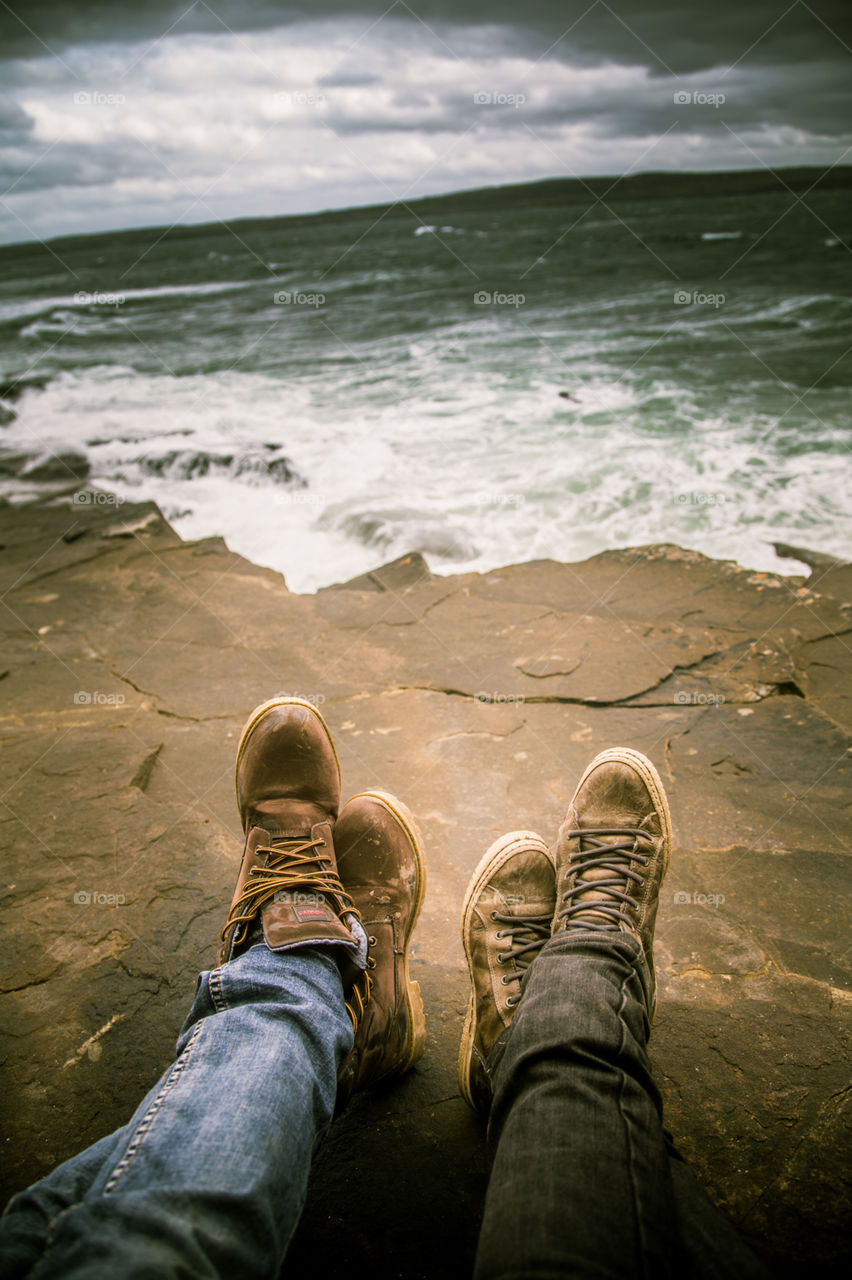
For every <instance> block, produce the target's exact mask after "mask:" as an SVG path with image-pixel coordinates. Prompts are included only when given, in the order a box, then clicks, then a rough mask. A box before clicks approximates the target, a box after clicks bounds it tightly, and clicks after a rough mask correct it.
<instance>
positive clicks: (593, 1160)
mask: <svg viewBox="0 0 852 1280" xmlns="http://www.w3.org/2000/svg"><path fill="white" fill-rule="evenodd" d="M637 954H638V947H637V945H636V944H635V943H633V942H632V940H628V939H624V941H622V940H621V939H619V941H618V942H617V943H615V944H612V943H609V942H608V941H607V940H606V939H603V938H596V937H594V935H592V936H591V937H583V936H580V935H577V936H576V937H573V938H572V937H570V936H565V935H562V936H557V937H556V938H554V939H553V940H552V941H551V942H549V943H548V944H547V945H546V947H545V948H544V949H543V950H542V952H541V954H540V956H539V957H538V959H537V960H536V961H535V963H534V964H533V966H532V968H531V969H530V973H529V978H528V980H527V983H526V989H525V991H524V996H523V999H522V1000H521V1002H520V1006H519V1008H518V1012H517V1015H516V1017H515V1019H514V1022H513V1024H512V1027H511V1030H510V1031H509V1032H508V1033H506V1036H505V1039H504V1040H503V1041H502V1042H501V1041H499V1040H498V1042H497V1044H496V1045H495V1047H494V1050H493V1052H492V1054H491V1055H490V1057H489V1060H488V1072H489V1075H490V1077H491V1079H492V1081H493V1089H494V1097H493V1102H492V1107H491V1116H490V1121H489V1129H488V1143H489V1149H490V1151H491V1153H492V1159H493V1164H492V1173H491V1180H490V1182H489V1187H488V1195H487V1198H486V1205H485V1217H484V1221H483V1225H482V1233H481V1235H480V1241H479V1252H478V1255H477V1268H476V1274H477V1275H478V1276H483V1277H484V1276H501V1277H502V1276H505V1277H509V1276H517V1277H521V1276H526V1277H530V1276H535V1277H536V1278H537V1280H538V1278H539V1277H541V1278H543V1277H554V1278H555V1277H557V1276H559V1277H562V1276H566V1275H570V1276H573V1277H578V1278H583V1277H593V1276H594V1277H603V1276H606V1277H613V1280H615V1278H616V1277H618V1280H628V1277H633V1276H645V1275H661V1276H665V1275H670V1274H673V1271H672V1268H671V1266H670V1259H671V1258H672V1256H673V1253H674V1243H675V1237H676V1228H675V1218H674V1205H673V1200H672V1183H671V1178H670V1175H669V1157H668V1154H667V1151H666V1144H665V1140H664V1137H663V1131H662V1124H661V1118H660V1115H661V1110H660V1099H659V1095H658V1093H657V1090H656V1087H655V1086H654V1083H653V1080H652V1078H651V1073H650V1067H649V1064H648V1059H647V1056H646V1053H645V1043H646V1039H647V1031H648V1017H647V1012H646V1001H645V992H644V988H643V985H642V981H641V977H640V975H639V973H638V972H637V968H636V963H635V962H636V959H637ZM545 1135H547V1138H546V1140H545Z"/></svg>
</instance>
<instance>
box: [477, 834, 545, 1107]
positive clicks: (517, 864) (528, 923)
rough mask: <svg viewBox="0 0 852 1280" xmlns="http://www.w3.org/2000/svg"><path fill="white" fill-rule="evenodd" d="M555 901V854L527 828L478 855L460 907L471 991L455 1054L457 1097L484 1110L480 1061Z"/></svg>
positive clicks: (501, 1026)
mask: <svg viewBox="0 0 852 1280" xmlns="http://www.w3.org/2000/svg"><path fill="white" fill-rule="evenodd" d="M555 902H556V871H555V867H554V860H553V854H552V853H551V852H550V850H549V849H548V847H547V845H546V844H545V842H544V841H543V840H542V838H541V836H538V835H536V834H535V832H533V831H512V832H510V833H509V835H506V836H501V837H500V839H499V840H497V841H495V843H494V844H493V845H492V846H491V848H490V849H489V850H488V852H487V853H486V854H485V856H484V857H483V858H482V860H481V862H480V863H479V865H478V867H477V868H476V870H475V871H474V873H473V877H472V879H471V881H470V884H469V886H468V890H467V894H466V896H465V900H464V906H463V908H462V942H463V943H464V953H465V956H466V958H467V965H468V970H469V972H470V982H471V994H470V1002H469V1004H468V1010H467V1018H466V1020H465V1025H464V1031H463V1033H462V1040H461V1047H460V1049H459V1063H458V1078H459V1088H460V1089H461V1094H462V1097H463V1098H464V1099H465V1101H466V1102H468V1103H470V1105H471V1106H472V1107H473V1108H474V1109H475V1110H477V1111H487V1109H488V1107H489V1105H490V1102H491V1086H490V1084H489V1082H488V1077H487V1075H486V1073H485V1061H486V1059H487V1057H488V1054H489V1053H490V1052H491V1049H492V1047H493V1045H494V1042H495V1040H496V1039H497V1037H498V1036H499V1035H500V1033H501V1032H502V1031H504V1030H505V1028H506V1027H508V1026H509V1023H510V1022H511V1021H512V1018H513V1017H514V1013H515V1006H516V1005H517V1003H518V1001H519V1000H520V998H521V991H520V987H521V979H522V978H523V976H524V974H525V973H526V971H527V969H528V968H529V966H530V964H531V963H532V961H533V960H534V959H535V957H536V956H537V955H538V953H539V952H540V951H541V948H542V947H543V946H544V943H545V942H546V941H547V939H548V938H549V937H550V930H551V924H552V921H553V911H554V906H555Z"/></svg>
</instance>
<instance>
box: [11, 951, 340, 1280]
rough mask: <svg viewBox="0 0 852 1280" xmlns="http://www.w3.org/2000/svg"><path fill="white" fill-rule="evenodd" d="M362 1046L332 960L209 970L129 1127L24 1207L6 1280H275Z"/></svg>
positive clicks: (44, 1184)
mask: <svg viewBox="0 0 852 1280" xmlns="http://www.w3.org/2000/svg"><path fill="white" fill-rule="evenodd" d="M351 1047H352V1024H351V1022H350V1019H349V1015H348V1014H347V1012H346V1007H345V1005H344V1001H343V985H342V982H341V978H340V973H339V970H338V968H337V965H336V964H335V962H334V960H332V959H331V958H330V957H329V956H327V955H325V954H324V953H323V952H322V951H320V950H316V949H309V950H308V949H306V950H304V951H298V952H290V953H289V954H283V955H278V954H275V953H274V952H271V951H269V950H268V948H267V947H266V946H264V945H263V944H260V945H258V946H255V947H252V948H251V949H250V950H248V951H247V952H245V953H244V954H243V955H242V956H240V957H239V958H238V959H237V960H233V961H231V962H230V963H229V964H227V965H224V966H223V967H222V968H219V969H213V970H212V971H210V972H208V973H202V974H201V976H200V977H199V979H198V986H197V988H196V992H195V999H194V1001H193V1005H192V1009H191V1010H190V1014H189V1017H188V1018H187V1020H186V1022H185V1023H184V1026H183V1028H182V1030H181V1033H180V1037H179V1039H178V1044H177V1053H178V1056H177V1058H176V1060H175V1062H174V1064H173V1065H172V1066H171V1068H170V1069H169V1070H168V1071H167V1072H166V1074H165V1075H164V1076H163V1078H162V1079H161V1080H160V1081H159V1083H158V1084H156V1085H155V1086H154V1088H153V1089H152V1090H151V1092H150V1093H149V1094H148V1096H147V1097H146V1098H145V1100H144V1101H143V1102H142V1104H141V1106H140V1107H139V1108H138V1110H137V1111H136V1113H135V1115H134V1116H133V1117H132V1119H131V1120H130V1122H129V1123H128V1124H127V1125H125V1126H124V1128H122V1129H119V1130H118V1131H117V1132H116V1133H113V1134H110V1135H109V1136H108V1137H106V1138H102V1139H101V1141H100V1142H97V1143H95V1145H94V1146H92V1147H90V1148H89V1149H88V1150H87V1151H83V1152H81V1154H80V1155H78V1156H75V1157H73V1158H72V1159H71V1160H68V1161H66V1162H65V1164H62V1165H60V1166H59V1167H58V1168H57V1169H55V1170H53V1172H52V1173H50V1174H49V1175H48V1176H47V1177H46V1178H44V1179H43V1180H42V1181H41V1182H38V1183H36V1184H35V1185H34V1186H32V1187H30V1188H29V1189H28V1190H26V1191H23V1192H22V1193H21V1194H20V1195H18V1196H15V1197H14V1199H13V1200H12V1201H11V1202H10V1204H9V1206H8V1208H7V1210H6V1213H5V1214H4V1216H3V1217H2V1219H0V1272H2V1274H3V1276H4V1280H13V1278H17V1277H19V1276H32V1277H33V1278H35V1277H50V1278H51V1280H54V1278H55V1277H58V1276H61V1277H62V1278H63V1280H81V1278H82V1277H85V1280H116V1277H117V1276H121V1277H124V1280H131V1277H142V1276H145V1277H151V1278H152V1280H153V1278H154V1277H156V1280H172V1278H174V1280H177V1277H181V1278H187V1280H188V1278H189V1277H192V1278H193V1280H198V1278H201V1277H205V1278H206V1277H211V1278H213V1277H220V1276H228V1277H234V1280H236V1278H237V1277H241V1276H245V1277H251V1280H258V1277H262V1276H275V1275H276V1274H277V1272H278V1269H279V1267H280V1265H281V1262H282V1260H283V1258H284V1254H285V1252H286V1250H287V1246H288V1244H289V1242H290V1237H291V1236H292V1234H293V1231H294V1230H295V1227H296V1224H297V1222H298V1220H299V1216H300V1214H301V1212H302V1207H303V1205H304V1201H305V1194H306V1189H307V1183H308V1173H309V1171H310V1166H311V1160H312V1158H313V1154H314V1150H315V1148H316V1147H317V1145H318V1143H319V1141H320V1140H321V1138H322V1136H323V1134H324V1133H325V1131H326V1129H327V1128H328V1126H329V1124H330V1123H331V1118H332V1114H333V1112H334V1102H335V1096H336V1091H337V1067H338V1064H339V1062H340V1061H341V1059H342V1058H343V1057H344V1056H345V1055H346V1054H347V1053H348V1052H349V1050H350V1049H351Z"/></svg>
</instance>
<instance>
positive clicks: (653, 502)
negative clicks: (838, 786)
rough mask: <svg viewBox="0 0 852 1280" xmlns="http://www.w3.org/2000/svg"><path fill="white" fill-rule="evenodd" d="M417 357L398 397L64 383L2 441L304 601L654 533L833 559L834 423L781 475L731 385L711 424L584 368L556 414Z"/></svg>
mask: <svg viewBox="0 0 852 1280" xmlns="http://www.w3.org/2000/svg"><path fill="white" fill-rule="evenodd" d="M410 345H411V348H412V352H413V354H412V355H411V357H410V359H411V360H413V361H414V363H415V365H416V367H417V369H416V371H417V374H418V378H417V382H416V386H414V387H413V388H412V389H410V393H409V394H406V392H405V390H404V389H402V388H400V387H399V386H396V385H394V384H392V383H391V384H390V385H389V387H388V388H387V389H386V390H385V391H382V390H381V388H378V389H377V387H376V386H375V385H371V384H370V382H369V380H365V379H364V378H363V372H362V371H361V370H360V369H359V370H358V372H357V375H356V374H353V375H352V380H351V381H350V382H349V383H348V384H344V383H342V382H341V383H339V384H336V385H335V386H333V387H330V386H329V384H328V380H327V379H326V378H325V377H324V376H323V377H319V376H317V377H315V378H313V379H306V380H303V381H302V382H301V383H293V382H287V383H285V382H282V381H279V380H278V379H275V378H271V377H267V376H265V375H262V374H259V373H239V372H220V373H216V374H210V375H200V374H199V375H195V376H188V377H181V378H173V377H170V376H166V375H162V376H146V375H140V374H137V373H134V372H133V371H131V370H128V369H117V368H114V367H111V368H95V369H90V370H87V371H85V372H82V371H81V372H77V373H73V374H63V375H61V376H60V377H58V378H57V379H55V380H54V381H53V382H52V383H51V384H49V385H48V387H47V388H46V389H45V390H44V391H43V392H41V393H39V394H33V395H30V396H27V397H25V398H24V399H23V400H22V401H21V402H20V404H19V410H20V412H19V416H18V418H17V419H16V420H15V421H14V422H13V423H12V424H10V426H9V427H8V428H6V430H5V431H4V440H5V442H6V443H7V444H9V445H10V446H12V447H20V448H27V449H32V450H33V451H35V450H50V449H51V448H52V447H55V446H56V445H57V444H58V443H59V442H61V444H62V445H63V447H65V448H67V447H69V446H74V445H76V446H77V447H79V448H81V449H83V450H85V452H86V453H87V454H88V456H89V459H90V461H91V465H92V473H93V480H94V481H95V482H96V483H99V484H101V485H102V486H103V487H105V488H109V489H112V490H114V491H116V492H118V493H119V494H120V495H121V496H123V497H125V498H128V499H136V500H138V499H141V498H151V499H154V500H155V501H157V502H158V503H160V505H161V506H162V508H163V510H164V511H165V513H166V515H167V516H169V517H170V518H172V519H173V520H174V523H175V526H176V528H177V529H178V530H179V532H180V533H181V534H182V535H183V536H185V537H200V536H206V535H210V534H223V535H224V536H225V537H226V539H227V541H228V543H229V545H230V546H231V547H232V548H233V549H234V550H235V551H238V552H241V553H242V554H244V555H246V556H248V557H249V558H250V559H252V560H254V561H256V562H259V563H262V564H266V565H269V566H271V567H273V568H276V569H280V570H281V571H282V572H283V573H284V575H285V577H286V579H287V581H288V583H289V585H290V586H291V588H292V589H294V590H302V591H304V590H312V589H314V588H316V587H318V586H321V585H325V584H327V583H329V582H332V581H342V580H345V579H346V578H348V577H351V576H354V575H355V574H357V573H362V572H364V571H366V570H367V569H370V568H372V567H375V566H376V565H377V564H379V563H381V562H382V561H386V560H390V559H392V558H394V557H395V556H397V555H401V554H403V553H405V552H407V551H411V550H423V551H424V552H425V554H426V555H427V558H428V559H429V560H430V563H431V564H432V567H433V568H434V569H435V571H437V572H439V573H440V572H456V571H461V570H468V569H475V570H485V569H489V568H494V567H496V566H498V565H501V564H507V563H512V562H518V561H522V560H528V559H536V558H540V557H553V558H556V559H561V560H577V559H582V558H584V557H586V556H588V555H591V554H594V553H595V552H597V551H600V550H602V549H604V548H606V547H612V546H623V545H635V544H637V543H642V542H661V541H670V542H678V543H681V544H682V545H686V546H693V547H696V548H698V549H699V550H702V551H704V552H706V553H707V554H712V555H717V556H721V557H723V558H730V559H738V560H740V561H741V562H742V563H743V564H746V565H748V566H751V567H755V568H764V569H770V568H778V561H777V559H776V557H775V555H774V552H773V551H772V550H771V549H770V547H769V545H768V543H769V542H770V541H771V540H773V539H778V540H784V541H793V542H797V541H798V542H800V543H803V544H804V545H809V544H810V545H813V546H816V547H818V548H821V549H823V550H836V551H837V552H838V553H841V552H842V550H843V547H844V545H848V540H849V537H850V535H852V521H850V515H849V512H848V506H847V503H846V495H845V488H844V480H843V475H842V473H841V472H840V470H839V468H837V466H836V465H835V463H834V461H833V456H832V452H831V451H832V449H833V448H834V447H835V446H836V448H837V451H838V452H841V451H842V447H843V441H842V437H841V432H840V429H839V428H838V429H837V430H836V431H835V430H834V429H833V428H832V427H831V425H830V423H829V424H827V425H826V424H824V425H823V427H822V428H821V432H822V435H821V444H820V448H819V449H814V450H813V451H809V450H808V449H807V448H803V449H801V450H800V451H799V452H798V453H797V455H796V457H795V465H794V466H791V465H790V461H789V458H788V456H787V453H786V452H785V450H787V448H788V445H789V441H790V440H794V439H798V438H801V437H802V424H801V423H798V422H797V420H796V419H795V417H794V416H793V417H790V418H788V419H787V420H786V421H785V422H783V423H781V424H779V417H778V415H777V414H773V413H771V412H768V411H767V412H766V413H765V415H763V416H761V415H756V414H755V411H754V408H753V406H752V404H751V402H750V401H749V399H748V396H747V394H746V392H743V393H742V395H741V398H740V399H739V400H737V398H736V397H734V396H731V397H730V398H729V404H728V406H727V411H726V413H725V414H724V416H722V415H721V414H720V413H716V414H712V413H708V412H707V409H706V407H703V408H702V405H701V403H700V397H698V396H697V395H696V393H695V392H694V391H693V390H687V389H684V388H682V387H679V386H677V385H676V384H674V383H672V382H671V381H666V380H657V381H653V382H649V381H645V382H639V381H637V380H630V379H628V378H627V377H623V378H621V379H614V378H613V377H612V375H611V374H609V375H606V374H604V375H601V374H600V373H595V372H594V370H593V368H592V367H591V365H590V366H589V367H587V368H586V369H585V371H584V372H583V373H582V375H580V374H579V373H578V372H577V371H576V370H575V372H574V375H573V377H572V378H571V379H569V381H570V382H571V397H572V398H571V399H570V400H569V399H564V398H560V397H559V395H558V391H559V390H560V389H561V388H560V385H559V384H554V382H553V381H552V379H551V378H550V377H547V376H544V375H542V376H539V375H536V374H533V375H532V376H528V377H526V378H525V379H524V380H523V382H521V383H518V384H517V385H516V384H514V383H513V382H512V379H511V378H509V377H504V376H501V374H500V373H499V372H498V371H492V370H487V369H483V368H478V369H477V368H474V369H472V368H471V366H470V364H469V363H465V362H463V361H459V362H458V363H457V364H453V363H452V362H449V363H448V362H447V360H446V358H445V355H446V348H447V336H446V335H444V343H443V344H441V343H440V342H438V340H437V339H424V340H423V341H422V342H418V343H412V344H410ZM356 378H360V379H361V381H360V382H358V381H357V380H356ZM839 404H840V400H839V399H838V405H839ZM785 430H786V431H787V434H785ZM797 432H798V435H797ZM268 446H273V447H268ZM205 459H206V461H205ZM264 459H271V460H275V461H276V462H277V463H278V464H280V465H277V466H274V467H271V468H270V467H268V466H266V465H265V463H264ZM284 459H286V460H287V462H288V463H289V464H291V466H292V468H293V469H294V472H295V475H294V476H291V475H290V474H289V470H288V467H287V466H286V465H284V462H283V460H284ZM164 460H165V461H164ZM193 460H195V461H193ZM198 460H200V461H198ZM302 481H303V482H304V483H302Z"/></svg>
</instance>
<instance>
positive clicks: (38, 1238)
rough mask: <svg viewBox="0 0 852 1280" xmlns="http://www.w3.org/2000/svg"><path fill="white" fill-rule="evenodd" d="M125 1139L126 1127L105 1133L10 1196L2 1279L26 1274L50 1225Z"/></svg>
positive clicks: (1, 1237) (3, 1228)
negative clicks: (43, 1175)
mask: <svg viewBox="0 0 852 1280" xmlns="http://www.w3.org/2000/svg"><path fill="white" fill-rule="evenodd" d="M129 1137H130V1131H129V1127H128V1126H127V1125H125V1126H124V1128H122V1129H117V1130H116V1131H115V1132H114V1133H108V1134H107V1135H106V1137H104V1138H101V1139H100V1140H99V1141H98V1142H94V1143H93V1144H92V1145H91V1146H90V1147H86V1148H85V1149H84V1150H83V1151H80V1152H78V1154H77V1155H76V1156H72V1157H71V1159H70V1160H65V1161H63V1163H62V1164H58V1165H57V1166H56V1168H55V1169H51V1171H50V1173H49V1174H47V1175H46V1177H44V1178H41V1179H40V1180H39V1181H38V1182H34V1183H33V1185H32V1186H31V1187H27V1188H26V1190H24V1191H21V1192H19V1193H18V1194H17V1195H16V1196H13V1197H12V1199H11V1200H10V1201H9V1203H8V1205H7V1206H6V1210H5V1212H4V1214H3V1216H2V1217H0V1262H2V1274H3V1280H23V1277H24V1276H27V1275H29V1273H30V1271H31V1269H32V1268H33V1267H34V1266H35V1264H36V1262H37V1261H38V1260H39V1258H40V1257H41V1255H42V1253H43V1251H44V1247H45V1244H46V1243H47V1237H48V1235H49V1233H50V1226H51V1223H52V1222H53V1221H54V1220H55V1219H56V1218H58V1217H59V1215H60V1214H61V1213H62V1212H63V1211H64V1210H65V1209H69V1208H70V1207H71V1205H73V1204H77V1203H78V1202H79V1201H80V1200H82V1199H83V1198H84V1196H85V1195H86V1193H87V1192H88V1190H89V1188H90V1187H91V1185H92V1183H93V1182H94V1180H95V1178H96V1177H97V1175H98V1173H99V1171H100V1169H101V1168H102V1166H103V1163H104V1161H105V1160H107V1159H109V1157H110V1155H111V1154H112V1153H113V1152H114V1151H115V1150H116V1149H117V1147H118V1145H119V1144H120V1143H121V1142H126V1141H127V1139H128V1138H129ZM116 1158H117V1157H116Z"/></svg>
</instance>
